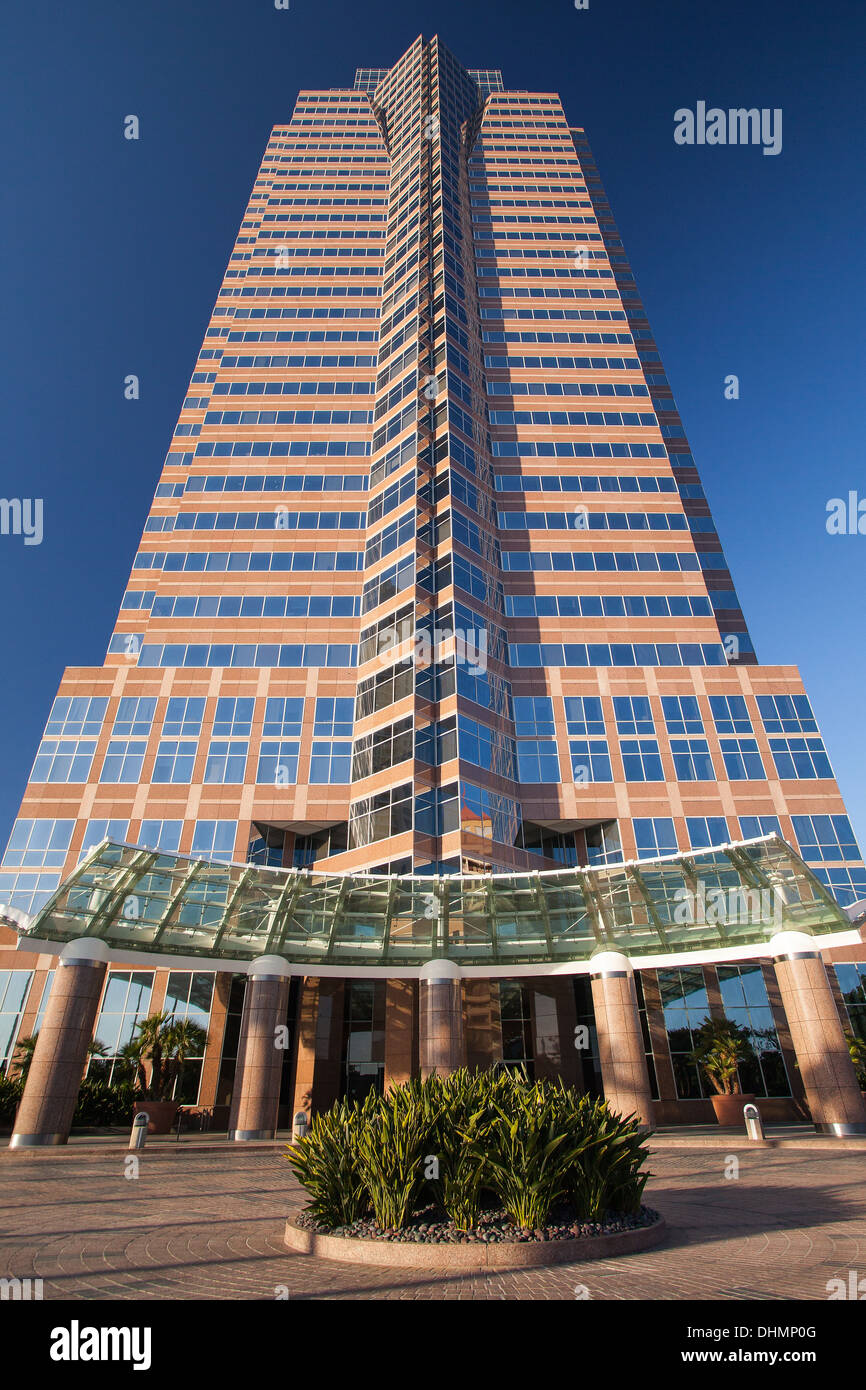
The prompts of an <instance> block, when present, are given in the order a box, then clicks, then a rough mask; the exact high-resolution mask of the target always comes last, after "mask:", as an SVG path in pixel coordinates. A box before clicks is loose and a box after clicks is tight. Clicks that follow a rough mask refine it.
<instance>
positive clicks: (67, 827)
mask: <svg viewBox="0 0 866 1390" xmlns="http://www.w3.org/2000/svg"><path fill="white" fill-rule="evenodd" d="M74 828H75V821H74V820H16V822H15V824H14V825H13V827H12V834H11V835H10V836H9V843H8V845H7V846H6V853H5V854H4V856H3V867H4V868H6V869H9V868H18V867H22V866H24V865H27V866H28V867H31V868H40V869H62V868H63V865H64V862H65V860H66V855H67V853H68V851H69V842H70V840H71V839H72V831H73V829H74Z"/></svg>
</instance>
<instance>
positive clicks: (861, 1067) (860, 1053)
mask: <svg viewBox="0 0 866 1390" xmlns="http://www.w3.org/2000/svg"><path fill="white" fill-rule="evenodd" d="M847 1042H848V1051H849V1053H850V1054H851V1062H852V1064H853V1067H854V1070H855V1072H856V1073H857V1081H858V1083H859V1086H860V1089H861V1090H862V1091H866V1042H864V1040H863V1039H862V1038H853V1037H851V1036H850V1034H849V1035H848V1038H847Z"/></svg>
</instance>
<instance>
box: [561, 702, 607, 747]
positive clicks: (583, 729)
mask: <svg viewBox="0 0 866 1390" xmlns="http://www.w3.org/2000/svg"><path fill="white" fill-rule="evenodd" d="M565 725H566V729H567V730H568V733H569V734H581V735H583V736H584V737H586V736H590V737H591V736H592V735H593V734H601V735H604V732H605V728H604V715H603V714H602V710H601V700H600V699H598V697H597V696H595V695H583V696H574V697H573V696H568V697H566V700H565Z"/></svg>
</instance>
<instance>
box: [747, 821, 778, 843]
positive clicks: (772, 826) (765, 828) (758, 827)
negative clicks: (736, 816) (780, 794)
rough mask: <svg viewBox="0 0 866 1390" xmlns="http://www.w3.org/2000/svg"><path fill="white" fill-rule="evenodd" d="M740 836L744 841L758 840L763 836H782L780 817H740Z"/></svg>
mask: <svg viewBox="0 0 866 1390" xmlns="http://www.w3.org/2000/svg"><path fill="white" fill-rule="evenodd" d="M740 835H741V837H742V839H744V840H757V839H758V838H759V836H761V835H779V836H780V837H781V835H782V827H781V825H780V824H779V817H778V816H740Z"/></svg>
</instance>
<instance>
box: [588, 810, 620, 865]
mask: <svg viewBox="0 0 866 1390" xmlns="http://www.w3.org/2000/svg"><path fill="white" fill-rule="evenodd" d="M583 836H584V844H585V845H586V862H587V863H588V864H621V863H622V840H621V838H620V833H619V826H618V824H617V822H616V821H615V820H609V821H601V822H600V823H599V824H598V825H588V826H586V828H585V829H584V832H583Z"/></svg>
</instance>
